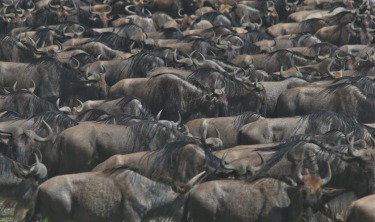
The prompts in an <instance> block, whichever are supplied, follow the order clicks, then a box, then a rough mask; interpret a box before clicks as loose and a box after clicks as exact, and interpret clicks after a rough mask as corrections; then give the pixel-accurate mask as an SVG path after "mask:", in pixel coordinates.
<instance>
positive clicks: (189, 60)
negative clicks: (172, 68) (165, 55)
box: [173, 49, 193, 66]
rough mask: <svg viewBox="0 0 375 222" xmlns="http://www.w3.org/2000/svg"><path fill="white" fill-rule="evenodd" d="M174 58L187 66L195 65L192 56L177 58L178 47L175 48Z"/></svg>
mask: <svg viewBox="0 0 375 222" xmlns="http://www.w3.org/2000/svg"><path fill="white" fill-rule="evenodd" d="M173 58H174V60H175V61H176V62H178V63H182V64H186V65H187V66H191V65H193V61H192V60H191V58H183V59H177V49H175V50H174V54H173Z"/></svg>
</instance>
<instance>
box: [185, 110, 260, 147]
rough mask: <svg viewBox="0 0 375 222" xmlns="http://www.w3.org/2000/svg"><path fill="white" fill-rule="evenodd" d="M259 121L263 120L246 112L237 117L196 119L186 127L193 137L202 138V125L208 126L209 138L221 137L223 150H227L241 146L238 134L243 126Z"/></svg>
mask: <svg viewBox="0 0 375 222" xmlns="http://www.w3.org/2000/svg"><path fill="white" fill-rule="evenodd" d="M258 119H262V117H261V116H260V115H259V114H257V113H254V112H245V113H243V114H241V115H237V116H228V117H216V118H200V119H194V120H190V121H189V122H187V123H186V126H187V127H188V128H189V132H190V133H191V134H192V135H193V136H200V135H201V128H202V125H203V124H206V125H207V135H208V137H213V136H217V137H218V136H220V139H221V140H222V142H223V147H222V148H223V149H226V148H229V147H233V146H236V145H238V144H239V143H238V137H237V133H238V131H239V129H240V127H241V126H243V125H245V124H248V123H250V122H253V121H256V120H258ZM217 132H218V133H219V135H217Z"/></svg>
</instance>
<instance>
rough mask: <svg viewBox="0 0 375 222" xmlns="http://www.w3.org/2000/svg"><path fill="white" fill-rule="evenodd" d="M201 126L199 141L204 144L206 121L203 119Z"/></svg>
mask: <svg viewBox="0 0 375 222" xmlns="http://www.w3.org/2000/svg"><path fill="white" fill-rule="evenodd" d="M201 127H203V131H201V142H202V144H203V145H206V138H207V123H206V121H205V120H203V123H202V125H201Z"/></svg>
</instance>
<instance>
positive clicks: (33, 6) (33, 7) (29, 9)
mask: <svg viewBox="0 0 375 222" xmlns="http://www.w3.org/2000/svg"><path fill="white" fill-rule="evenodd" d="M30 4H32V6H31V8H28V9H27V11H29V12H32V11H34V10H35V4H34V2H30Z"/></svg>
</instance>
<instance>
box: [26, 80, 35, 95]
mask: <svg viewBox="0 0 375 222" xmlns="http://www.w3.org/2000/svg"><path fill="white" fill-rule="evenodd" d="M31 83H32V84H33V86H32V87H31V88H28V89H27V90H28V91H29V92H31V93H34V91H35V88H36V86H35V82H34V80H32V79H31Z"/></svg>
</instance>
